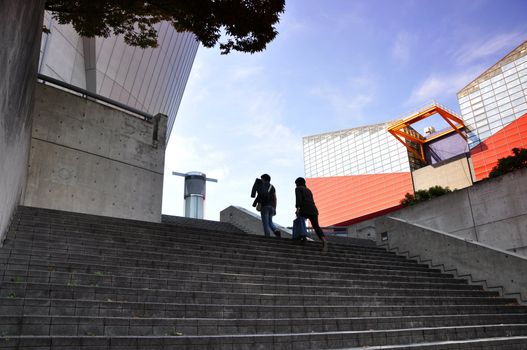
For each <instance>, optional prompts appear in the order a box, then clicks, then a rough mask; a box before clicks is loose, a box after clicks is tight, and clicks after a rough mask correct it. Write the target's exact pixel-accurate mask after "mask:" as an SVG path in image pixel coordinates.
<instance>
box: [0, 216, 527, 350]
mask: <svg viewBox="0 0 527 350" xmlns="http://www.w3.org/2000/svg"><path fill="white" fill-rule="evenodd" d="M355 243H356V244H355V245H340V244H336V243H334V244H332V245H331V246H330V252H329V253H328V254H327V255H321V254H320V251H319V250H320V245H319V244H317V243H311V242H308V243H306V244H305V245H299V244H295V243H294V242H293V241H291V240H287V239H275V238H272V239H265V238H263V237H256V236H250V235H246V234H243V233H241V232H239V231H237V229H235V228H234V227H233V226H230V225H229V224H223V223H217V222H216V223H214V222H208V224H207V225H204V223H203V222H199V223H198V222H192V221H184V222H182V223H176V224H154V223H146V222H140V221H131V220H123V219H116V218H108V217H99V216H92V215H84V214H77V213H69V212H61V211H55V210H47V209H37V208H29V207H20V208H19V210H18V213H17V215H16V218H15V221H14V223H13V225H12V227H11V229H10V231H9V233H8V236H7V239H6V241H5V242H4V247H3V248H1V249H0V267H1V270H0V273H1V282H0V283H1V284H0V349H28V350H29V349H39V350H40V349H68V350H69V349H97V350H102V349H196V350H197V349H200V350H201V349H229V350H237V349H277V350H278V349H280V350H281V349H288V350H292V349H354V348H365V347H367V348H368V349H372V348H373V349H449V350H451V349H489V350H490V349H493V350H495V349H527V307H526V306H520V305H517V304H516V301H515V300H514V299H506V298H501V297H499V296H498V294H497V293H495V292H488V291H484V290H482V288H481V287H479V286H473V285H469V284H467V282H466V281H465V280H461V279H455V278H453V276H451V275H448V274H443V273H441V272H440V271H438V270H434V269H429V268H428V267H426V266H424V265H419V264H417V263H416V262H415V261H412V260H407V259H405V258H403V257H400V256H396V255H395V254H393V253H390V252H387V251H385V250H383V249H380V248H377V247H375V246H374V245H373V244H372V243H371V242H369V241H364V242H362V244H358V243H359V242H358V241H356V242H355Z"/></svg>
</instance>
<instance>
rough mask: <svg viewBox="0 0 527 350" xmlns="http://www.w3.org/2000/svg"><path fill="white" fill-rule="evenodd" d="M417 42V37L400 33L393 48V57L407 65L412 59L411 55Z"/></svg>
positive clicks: (407, 33) (403, 32) (404, 32)
mask: <svg viewBox="0 0 527 350" xmlns="http://www.w3.org/2000/svg"><path fill="white" fill-rule="evenodd" d="M415 41H416V37H415V35H412V34H410V33H409V32H406V31H402V32H399V33H398V34H397V38H396V39H395V42H394V44H393V46H392V51H391V54H392V57H393V58H395V59H396V60H397V61H398V62H401V63H407V62H408V61H409V59H410V57H411V56H410V55H411V51H412V47H413V45H414V43H415Z"/></svg>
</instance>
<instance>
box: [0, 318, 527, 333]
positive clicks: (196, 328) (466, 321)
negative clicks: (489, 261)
mask: <svg viewBox="0 0 527 350" xmlns="http://www.w3.org/2000/svg"><path fill="white" fill-rule="evenodd" d="M526 319H527V315H525V314H523V315H506V316H496V315H494V316H479V317H478V316H475V317H472V318H469V317H436V318H430V317H424V318H423V317H421V318H419V317H415V318H412V319H400V318H391V319H380V320H379V319H362V320H361V319H353V320H350V319H347V320H346V319H308V320H214V319H211V320H203V319H199V320H197V319H190V320H185V319H126V318H122V319H119V318H80V317H79V318H77V317H73V318H65V317H54V318H52V317H30V316H27V317H4V318H2V319H1V320H0V334H3V335H35V336H48V335H49V336H60V335H63V336H65V335H76V336H85V335H90V334H92V335H99V336H147V335H155V336H169V335H173V333H175V332H180V333H182V334H184V335H187V336H190V335H201V336H203V335H207V336H208V335H234V334H236V335H249V334H272V333H311V332H347V331H367V330H370V329H376V330H390V329H407V328H429V327H453V326H474V325H487V324H496V323H498V324H504V325H506V324H519V323H527V320H526Z"/></svg>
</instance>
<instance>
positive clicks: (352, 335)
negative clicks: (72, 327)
mask: <svg viewBox="0 0 527 350" xmlns="http://www.w3.org/2000/svg"><path fill="white" fill-rule="evenodd" d="M505 337H516V339H515V340H520V339H523V338H526V337H527V325H523V324H521V325H496V324H490V325H480V326H465V327H432V328H412V329H397V330H378V331H345V332H321V333H289V334H285V333H279V334H269V335H266V334H252V335H237V336H236V335H219V336H185V335H183V336H178V335H177V334H176V335H175V336H136V337H134V336H112V337H110V336H108V337H105V336H96V335H90V336H77V337H76V336H53V337H50V336H2V337H0V349H14V348H17V349H20V348H24V349H37V348H38V349H51V348H53V349H77V348H81V347H82V348H84V349H99V350H101V349H128V350H132V349H143V350H144V349H149V350H151V349H179V348H184V349H188V350H198V349H205V350H206V349H213V350H217V349H232V350H237V349H254V348H255V344H257V347H258V348H260V349H273V350H283V349H289V350H296V349H342V348H353V347H359V346H360V347H368V346H369V347H372V346H387V345H390V346H393V345H406V344H408V343H413V344H419V343H425V344H426V343H428V344H430V343H432V342H441V341H443V342H444V341H459V340H467V339H474V338H484V339H489V338H496V339H498V338H505ZM522 341H523V340H522ZM388 348H389V347H388Z"/></svg>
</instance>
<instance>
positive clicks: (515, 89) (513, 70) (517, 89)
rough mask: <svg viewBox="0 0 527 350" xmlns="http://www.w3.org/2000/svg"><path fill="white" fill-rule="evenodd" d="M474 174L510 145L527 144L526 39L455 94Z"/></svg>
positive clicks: (478, 174) (482, 175)
mask: <svg viewBox="0 0 527 350" xmlns="http://www.w3.org/2000/svg"><path fill="white" fill-rule="evenodd" d="M457 97H458V101H459V106H460V108H461V115H462V117H463V119H464V121H465V125H466V130H467V134H468V144H469V147H470V153H471V157H472V162H473V164H474V172H475V174H476V178H477V179H478V180H481V179H483V178H485V177H487V176H488V173H489V172H490V171H491V169H492V168H493V167H494V166H495V165H496V163H497V161H498V159H499V158H503V157H506V156H508V155H510V154H511V149H512V148H513V147H523V148H527V115H526V113H527V41H525V42H524V43H523V44H521V45H520V46H518V47H517V48H515V49H514V50H513V51H511V52H510V53H509V54H507V55H506V56H505V57H504V58H502V59H501V60H500V61H498V62H497V63H496V64H495V65H493V66H492V67H490V68H489V69H487V70H486V71H485V72H484V73H483V74H481V75H480V76H479V77H477V78H476V79H474V80H473V81H472V82H470V83H469V84H468V85H467V86H466V87H464V88H463V89H462V90H461V91H460V92H459V93H458V94H457Z"/></svg>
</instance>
